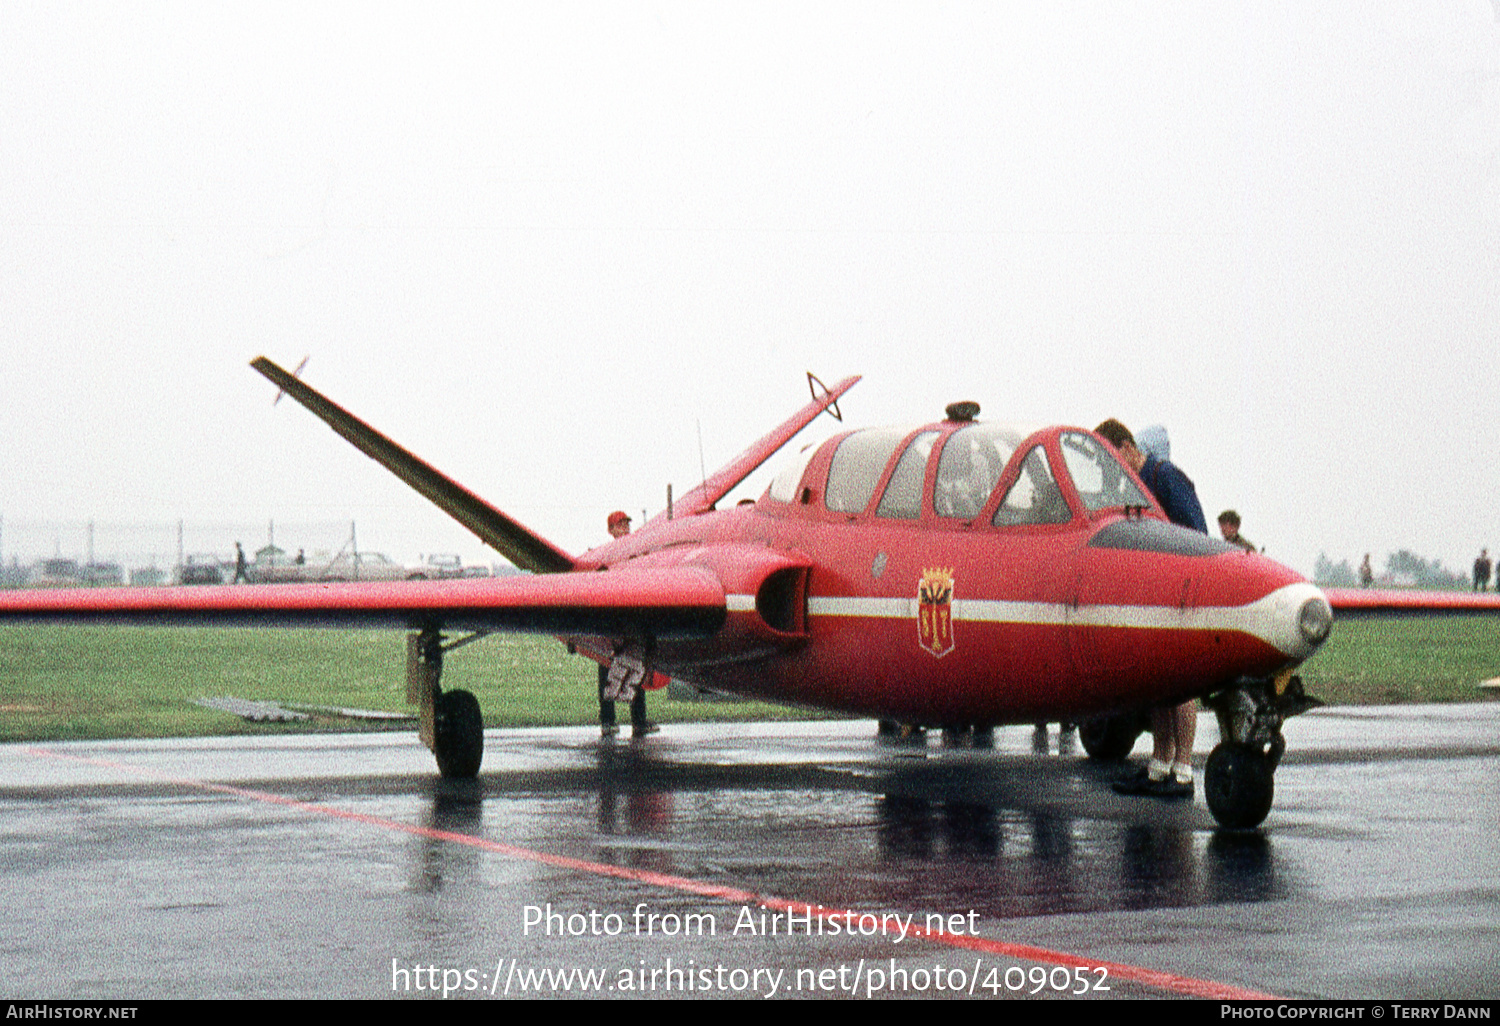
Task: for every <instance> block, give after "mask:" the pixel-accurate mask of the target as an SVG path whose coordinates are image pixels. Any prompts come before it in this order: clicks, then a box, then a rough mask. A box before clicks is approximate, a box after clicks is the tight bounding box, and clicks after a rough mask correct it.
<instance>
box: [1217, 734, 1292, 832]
mask: <svg viewBox="0 0 1500 1026" xmlns="http://www.w3.org/2000/svg"><path fill="white" fill-rule="evenodd" d="M1275 796H1276V774H1275V772H1274V770H1273V769H1272V767H1271V760H1270V759H1268V758H1266V756H1265V753H1263V752H1262V751H1261V750H1260V749H1259V748H1257V747H1256V746H1254V745H1247V744H1231V743H1229V742H1224V743H1221V744H1219V745H1216V746H1215V747H1214V750H1213V751H1212V752H1210V753H1209V755H1208V765H1207V766H1205V767H1204V768H1203V797H1204V798H1205V799H1206V800H1207V801H1208V810H1209V811H1210V812H1212V813H1213V814H1214V819H1216V820H1218V821H1219V825H1220V826H1224V827H1228V828H1229V829H1231V830H1248V829H1250V828H1251V827H1256V826H1260V824H1261V823H1262V822H1263V821H1264V820H1265V818H1266V816H1267V814H1268V813H1270V811H1271V801H1272V800H1273V799H1274V798H1275Z"/></svg>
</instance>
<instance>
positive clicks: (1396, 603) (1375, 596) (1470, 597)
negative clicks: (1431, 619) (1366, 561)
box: [1323, 588, 1500, 619]
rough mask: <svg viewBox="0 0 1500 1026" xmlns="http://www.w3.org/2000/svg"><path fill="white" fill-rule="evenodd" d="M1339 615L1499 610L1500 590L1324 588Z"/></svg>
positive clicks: (1361, 615)
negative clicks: (1498, 592)
mask: <svg viewBox="0 0 1500 1026" xmlns="http://www.w3.org/2000/svg"><path fill="white" fill-rule="evenodd" d="M1323 594H1324V595H1326V596H1327V597H1328V604H1329V605H1330V606H1332V607H1333V611H1334V613H1336V614H1337V615H1338V616H1339V617H1340V618H1343V619H1349V618H1353V617H1367V616H1461V615H1463V614H1466V613H1467V614H1483V613H1500V594H1490V593H1488V592H1482V591H1481V592H1469V591H1409V590H1406V589H1404V588H1324V589H1323Z"/></svg>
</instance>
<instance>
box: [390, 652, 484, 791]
mask: <svg viewBox="0 0 1500 1026" xmlns="http://www.w3.org/2000/svg"><path fill="white" fill-rule="evenodd" d="M482 636H483V633H482V632H481V633H475V634H470V635H468V636H466V637H464V638H461V639H459V640H458V641H455V642H451V643H449V644H446V645H445V644H444V643H443V636H442V634H440V633H439V632H438V631H437V630H436V629H435V628H430V627H429V628H427V629H425V630H422V631H419V632H417V633H415V634H408V635H407V636H406V700H407V701H408V702H411V703H412V704H414V705H416V706H417V708H418V719H417V724H418V726H417V735H418V736H419V737H420V738H421V739H422V743H423V744H424V745H426V746H427V747H428V748H429V749H431V751H432V754H433V755H434V756H436V757H437V764H438V772H439V773H441V774H442V775H443V776H445V777H456V778H460V779H464V778H469V777H474V776H477V775H478V774H479V764H480V762H481V761H483V759H484V717H483V716H482V715H481V714H480V712H479V700H478V699H477V698H475V697H474V696H473V695H472V694H470V693H469V692H467V691H444V690H443V688H442V684H441V683H440V681H441V679H442V676H443V653H444V652H446V651H449V650H451V649H455V648H457V647H459V646H460V645H467V644H468V643H469V642H471V641H475V640H478V638H480V637H482Z"/></svg>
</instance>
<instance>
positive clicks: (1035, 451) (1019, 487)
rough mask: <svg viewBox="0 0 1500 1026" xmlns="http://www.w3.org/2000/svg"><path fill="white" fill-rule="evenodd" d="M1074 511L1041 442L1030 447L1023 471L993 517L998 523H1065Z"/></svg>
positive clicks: (1005, 525)
mask: <svg viewBox="0 0 1500 1026" xmlns="http://www.w3.org/2000/svg"><path fill="white" fill-rule="evenodd" d="M1072 519H1073V511H1072V510H1070V509H1069V508H1068V503H1067V500H1066V499H1064V498H1063V496H1062V491H1061V490H1060V489H1059V488H1058V487H1057V481H1056V480H1055V479H1054V478H1053V477H1052V468H1051V467H1050V466H1048V464H1047V451H1046V450H1045V449H1044V448H1043V447H1042V446H1040V445H1034V446H1032V447H1031V451H1030V452H1028V453H1027V454H1026V457H1025V459H1023V460H1022V461H1021V473H1020V474H1019V475H1018V476H1017V477H1016V479H1015V481H1014V482H1013V483H1012V484H1011V486H1010V489H1009V490H1008V491H1007V492H1006V493H1005V501H1004V502H1002V503H1000V508H999V509H997V510H995V516H994V518H993V519H992V520H991V523H993V524H994V525H995V526H996V527H1013V526H1015V525H1016V524H1065V523H1067V522H1068V521H1069V520H1072Z"/></svg>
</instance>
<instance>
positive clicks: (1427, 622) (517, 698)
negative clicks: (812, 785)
mask: <svg viewBox="0 0 1500 1026" xmlns="http://www.w3.org/2000/svg"><path fill="white" fill-rule="evenodd" d="M405 661H406V650H405V640H404V637H403V635H401V634H400V633H399V632H392V631H312V630H307V631H293V630H228V629H225V630H218V629H204V628H199V629H170V628H149V627H32V626H25V627H22V626H6V627H0V741H23V740H56V739H61V738H113V737H183V736H202V735H213V734H247V733H267V732H277V731H308V730H370V729H377V728H375V727H372V725H371V724H369V723H368V722H363V721H352V720H345V719H340V718H332V717H317V718H315V719H314V720H313V721H312V722H311V723H304V724H260V723H250V722H247V721H245V720H242V719H240V718H239V717H237V716H234V715H232V714H230V713H226V712H219V711H216V710H212V709H206V708H203V707H201V706H198V705H196V704H194V703H195V700H196V699H198V698H200V697H213V696H220V695H233V696H236V697H238V698H248V699H258V700H274V701H279V702H289V703H302V704H308V705H326V706H339V707H355V708H362V709H382V710H389V711H393V712H404V711H407V709H408V707H407V705H406V702H405V698H406V695H405ZM1302 675H1303V679H1304V681H1305V682H1306V684H1307V688H1308V691H1309V692H1310V693H1312V694H1314V695H1317V696H1319V697H1320V698H1323V699H1324V700H1325V701H1328V702H1330V703H1334V704H1384V703H1391V702H1456V701H1477V700H1483V699H1485V698H1486V697H1487V696H1493V695H1494V692H1490V691H1481V690H1479V689H1477V688H1476V684H1477V683H1478V682H1479V681H1481V680H1485V679H1488V678H1491V677H1496V676H1500V619H1495V618H1481V617H1460V618H1448V619H1405V620H1366V621H1351V622H1345V623H1340V624H1338V625H1337V626H1336V627H1335V629H1334V633H1333V638H1332V639H1331V640H1330V641H1329V643H1328V644H1327V646H1326V647H1325V648H1324V650H1323V651H1322V652H1320V653H1319V654H1318V655H1317V656H1316V657H1314V658H1313V659H1312V660H1311V661H1309V662H1308V664H1307V665H1306V666H1305V667H1304V668H1303V671H1302ZM443 683H444V685H445V686H447V687H453V688H468V689H469V690H472V691H474V692H475V693H476V694H477V695H478V696H479V699H480V704H481V705H482V706H483V708H484V712H485V721H486V723H487V724H488V725H490V726H492V727H493V726H522V725H561V724H586V723H592V722H594V721H595V719H596V716H597V707H596V704H595V701H594V689H595V665H594V663H592V662H591V661H589V660H587V659H584V658H582V657H579V656H570V655H568V654H567V653H566V651H565V650H564V649H563V647H562V646H561V645H559V644H558V643H557V642H555V641H553V640H551V639H548V638H529V637H494V638H487V639H485V640H483V641H480V642H478V643H477V644H474V645H469V646H467V647H465V648H463V649H462V650H460V651H458V652H455V653H453V654H452V655H450V657H449V658H448V659H447V661H446V662H445V664H444V670H443ZM807 715H810V714H807V713H802V712H798V711H796V710H788V709H783V708H780V707H777V706H768V705H762V704H758V703H728V702H678V701H671V700H668V699H666V698H665V697H664V696H663V695H661V694H660V693H658V694H657V695H653V696H652V702H651V717H652V719H655V720H659V721H662V722H674V721H682V720H704V719H725V720H746V719H771V718H783V719H784V718H789V717H801V716H807ZM402 729H411V728H410V725H409V724H408V725H406V726H404V727H403V728H402Z"/></svg>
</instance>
